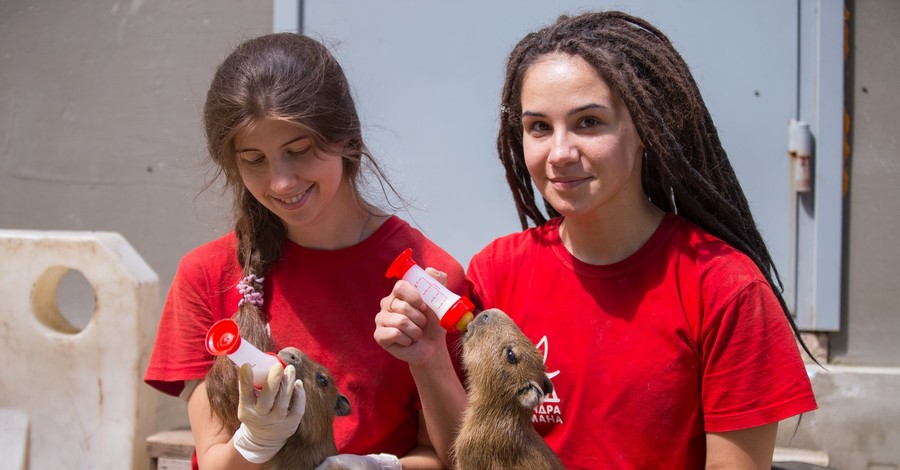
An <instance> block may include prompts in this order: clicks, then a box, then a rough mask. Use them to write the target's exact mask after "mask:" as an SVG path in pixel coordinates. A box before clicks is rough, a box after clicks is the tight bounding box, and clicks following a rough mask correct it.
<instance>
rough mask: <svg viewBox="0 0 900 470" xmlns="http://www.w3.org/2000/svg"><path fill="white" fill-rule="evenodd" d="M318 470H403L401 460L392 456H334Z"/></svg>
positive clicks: (326, 460) (317, 468) (317, 469)
mask: <svg viewBox="0 0 900 470" xmlns="http://www.w3.org/2000/svg"><path fill="white" fill-rule="evenodd" d="M316 470H401V467H400V459H398V458H397V457H396V456H394V455H391V454H369V455H353V454H339V455H332V456H331V457H328V458H327V459H325V460H324V461H323V462H322V463H321V464H320V465H319V466H318V467H316Z"/></svg>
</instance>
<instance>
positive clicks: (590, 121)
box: [578, 116, 600, 129]
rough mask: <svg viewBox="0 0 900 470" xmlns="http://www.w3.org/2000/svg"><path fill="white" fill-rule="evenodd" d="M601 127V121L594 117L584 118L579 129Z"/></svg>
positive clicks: (579, 123) (579, 124)
mask: <svg viewBox="0 0 900 470" xmlns="http://www.w3.org/2000/svg"><path fill="white" fill-rule="evenodd" d="M599 125H600V120H599V119H597V118H595V117H592V116H587V117H584V118H582V119H581V120H580V121H578V127H581V128H584V129H590V128H593V127H597V126H599Z"/></svg>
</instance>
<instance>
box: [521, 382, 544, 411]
mask: <svg viewBox="0 0 900 470" xmlns="http://www.w3.org/2000/svg"><path fill="white" fill-rule="evenodd" d="M543 398H544V392H543V391H542V390H541V388H540V387H538V384H536V383H534V382H529V383H528V386H527V387H525V388H524V389H522V390H521V391H519V403H521V404H522V406H523V407H525V408H527V409H529V410H533V409H534V408H535V407H536V406H538V405H540V404H541V400H542V399H543Z"/></svg>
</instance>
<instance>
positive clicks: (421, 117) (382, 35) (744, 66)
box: [275, 0, 843, 329]
mask: <svg viewBox="0 0 900 470" xmlns="http://www.w3.org/2000/svg"><path fill="white" fill-rule="evenodd" d="M275 5H276V20H275V28H276V29H293V28H295V29H299V30H302V31H303V32H304V33H305V34H308V35H311V36H313V37H316V38H318V39H321V40H323V41H324V42H325V43H326V44H328V45H329V46H330V47H331V49H332V50H333V51H334V52H335V53H336V55H337V56H338V58H339V60H340V61H341V63H342V64H343V65H344V67H345V71H346V72H347V74H348V76H349V78H350V81H351V84H352V86H353V87H354V92H355V96H356V99H357V104H358V107H359V109H360V112H361V117H362V120H363V124H364V126H365V128H364V135H365V138H366V140H367V142H368V144H369V145H370V147H371V148H372V150H373V151H374V153H375V154H376V158H379V159H380V161H382V162H384V163H385V165H386V166H387V167H388V169H389V172H390V175H391V176H392V181H393V182H394V183H396V185H397V187H398V188H399V189H400V191H401V193H402V195H403V196H404V197H406V198H407V199H408V200H409V201H410V202H411V203H412V204H413V208H412V209H410V210H409V211H408V212H407V213H404V214H401V215H402V216H404V217H405V218H407V219H408V220H410V222H412V223H413V224H414V225H417V226H419V227H420V228H421V229H422V230H423V232H425V234H426V235H428V236H429V237H431V238H432V239H433V240H434V241H435V242H437V243H438V244H440V245H441V246H443V247H444V248H445V249H447V250H448V251H449V252H450V253H451V254H453V255H454V256H455V257H456V258H457V259H458V260H459V261H460V262H462V263H463V265H464V266H465V264H466V263H467V262H468V260H469V259H470V258H471V256H472V255H473V254H474V253H476V252H477V251H478V250H479V249H480V248H481V247H483V246H484V245H485V244H487V243H488V242H489V241H490V240H492V239H493V238H495V237H497V236H500V235H503V234H506V233H509V232H513V231H516V230H518V229H519V226H518V220H517V217H516V214H515V208H514V205H513V202H512V199H511V197H510V196H509V191H508V189H507V187H506V183H505V179H504V177H503V171H502V167H501V165H500V163H499V161H498V159H497V157H496V149H495V139H496V131H497V118H498V114H499V113H498V109H497V108H498V103H499V94H500V89H501V87H502V83H503V73H504V70H503V67H504V62H505V59H506V56H507V54H508V53H509V51H510V50H511V48H512V47H513V45H514V44H515V43H516V42H517V41H518V40H519V39H520V38H521V37H522V36H523V35H524V34H525V33H526V32H528V31H530V30H533V29H535V28H538V27H540V26H544V25H546V24H549V23H550V22H552V21H553V20H554V19H555V18H556V17H557V16H558V15H560V14H575V13H579V12H581V11H585V10H588V9H620V10H623V11H626V12H629V13H633V14H636V15H638V16H642V17H644V18H646V19H648V20H649V21H650V22H651V23H653V24H655V25H656V26H658V27H659V28H660V29H662V30H663V31H664V32H665V33H666V34H667V35H668V36H669V37H670V39H671V40H672V42H673V43H674V44H675V46H676V48H678V50H679V51H680V52H681V53H682V55H683V56H684V58H685V60H686V61H687V63H688V64H689V65H690V67H691V70H692V72H693V74H694V77H695V79H696V80H697V82H698V84H699V86H700V89H701V92H702V93H703V96H704V99H705V101H706V103H707V106H708V107H709V109H710V111H711V113H712V116H713V119H714V120H715V122H716V124H717V127H718V130H719V133H720V135H721V138H722V141H723V144H724V146H725V148H726V150H727V151H728V153H729V156H730V158H731V160H732V162H733V164H734V166H735V169H736V171H737V173H738V177H739V179H740V181H741V184H742V186H743V188H744V190H745V192H746V194H747V197H748V199H749V200H750V204H751V207H752V210H753V213H754V215H755V217H756V219H757V222H758V223H759V226H760V228H761V230H762V232H763V236H764V237H765V239H766V241H767V243H768V246H769V249H770V251H771V253H772V256H773V258H774V260H775V262H776V265H777V268H778V270H779V273H780V274H781V278H782V280H783V281H784V287H785V292H784V293H785V297H786V299H787V300H788V303H789V305H792V306H793V307H794V309H795V311H797V312H800V313H801V315H799V316H798V322H799V323H800V324H801V326H802V327H803V328H806V329H837V326H838V324H839V306H840V302H839V300H840V246H841V239H840V233H841V230H840V215H841V206H840V203H841V198H840V190H839V189H838V190H837V191H838V197H837V198H835V197H834V193H835V187H834V181H833V177H834V173H835V171H836V172H837V174H838V175H840V174H841V168H840V167H838V168H835V167H834V165H833V160H834V152H835V151H836V152H837V158H838V161H840V137H841V133H840V127H839V128H838V129H837V139H838V141H839V145H838V148H837V149H835V148H833V144H834V141H833V140H834V138H835V136H833V135H831V134H829V136H827V137H825V138H824V139H823V138H822V137H818V139H817V140H816V148H817V155H818V156H817V158H816V159H815V160H814V162H815V165H814V171H816V172H817V173H816V174H815V177H814V191H815V194H816V196H815V199H816V200H817V201H819V203H818V204H815V205H814V206H813V205H810V204H807V205H805V206H804V204H803V203H802V200H801V203H800V204H797V201H798V200H799V199H798V197H797V196H796V195H795V193H794V192H793V191H792V188H791V184H790V181H791V169H790V159H789V158H788V151H787V142H788V124H789V122H790V121H791V120H796V119H803V120H807V121H810V123H811V124H812V126H811V127H812V129H813V134H817V133H818V132H820V127H822V126H823V125H824V126H826V127H827V128H828V132H834V129H833V124H834V122H835V119H837V120H838V122H840V119H842V115H841V101H840V98H839V97H835V96H833V93H834V91H835V90H836V89H838V90H839V89H840V88H839V87H836V86H835V84H838V85H840V86H842V83H843V82H842V77H841V71H842V63H841V62H840V59H838V60H837V64H835V60H834V53H835V51H834V50H833V49H831V48H833V47H834V45H835V44H834V35H835V34H838V35H839V36H840V34H842V25H843V22H842V19H841V18H840V17H842V15H843V6H842V4H841V3H840V2H836V1H832V0H821V1H819V0H795V1H784V0H754V1H720V0H702V1H697V0H692V1H686V0H682V1H667V0H629V1H619V2H605V1H600V2H583V1H582V2H578V1H556V2H546V1H535V0H492V1H472V0H460V1H446V2H435V1H420V0H393V1H380V2H372V1H366V0H304V1H301V2H297V1H285V0H275ZM280 12H284V13H280ZM836 14H837V15H838V18H835V15H836ZM823 38H824V39H823ZM823 64H824V65H823ZM834 67H838V68H837V69H835V68H834ZM835 72H836V73H835ZM823 75H828V76H826V77H823ZM834 75H837V78H836V77H834ZM801 90H802V91H801ZM823 100H824V101H823ZM835 101H836V102H837V109H835ZM835 113H837V115H835ZM823 115H824V118H823V117H822V116H823ZM823 123H824V124H823ZM828 126H831V127H828ZM825 140H827V142H825ZM823 145H824V147H823ZM823 152H827V153H828V154H829V155H830V156H829V157H828V159H827V160H826V159H824V158H823ZM819 172H822V174H819ZM823 178H824V179H825V181H822V179H823ZM819 193H822V195H820V194H819ZM809 198H810V200H812V196H809ZM804 208H805V209H804ZM816 211H818V212H816ZM798 224H799V225H800V229H799V231H798V230H797V226H798ZM823 224H824V225H823ZM798 273H799V275H798ZM798 278H799V281H798ZM798 288H799V289H800V291H799V292H798V291H797V289H798ZM798 300H799V302H800V305H797V302H798ZM810 313H811V315H810Z"/></svg>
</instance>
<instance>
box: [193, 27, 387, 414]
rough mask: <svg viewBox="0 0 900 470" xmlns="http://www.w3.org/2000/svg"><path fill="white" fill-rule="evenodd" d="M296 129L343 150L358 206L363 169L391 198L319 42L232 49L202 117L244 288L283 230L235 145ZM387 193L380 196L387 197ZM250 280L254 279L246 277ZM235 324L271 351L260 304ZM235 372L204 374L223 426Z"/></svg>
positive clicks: (246, 308) (275, 250)
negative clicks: (252, 134) (253, 134)
mask: <svg viewBox="0 0 900 470" xmlns="http://www.w3.org/2000/svg"><path fill="white" fill-rule="evenodd" d="M267 118H269V119H277V120H282V121H285V122H289V123H291V124H294V125H296V126H298V127H300V128H302V129H303V130H305V131H306V132H308V133H309V136H310V138H311V140H312V142H313V145H314V146H315V147H316V148H320V149H321V148H324V147H326V146H333V145H335V144H337V143H344V144H343V148H342V150H341V155H342V157H343V165H344V175H345V177H346V178H348V179H349V181H350V184H351V187H352V188H353V191H354V195H355V197H356V198H357V199H358V200H359V202H360V206H361V207H363V208H365V209H366V210H367V211H369V212H370V213H372V212H373V210H374V209H373V206H372V205H371V204H369V203H368V202H367V201H366V200H365V199H364V197H363V196H362V192H361V191H362V189H361V187H362V186H363V185H362V179H363V176H362V173H361V168H362V167H363V166H364V165H365V168H366V169H368V170H370V171H372V172H374V174H375V176H376V178H377V179H378V181H379V182H380V183H381V185H382V189H383V190H385V186H387V187H388V188H390V190H392V191H393V192H394V194H396V191H395V190H394V188H393V186H391V184H390V182H388V181H387V178H386V176H385V174H384V172H383V171H382V170H381V168H380V167H379V165H378V164H377V162H376V161H375V160H374V159H373V158H372V156H371V154H370V152H369V150H368V149H367V148H366V146H365V144H364V143H363V140H362V131H361V126H360V120H359V116H358V114H357V111H356V106H355V104H354V101H353V97H352V94H351V90H350V85H349V82H348V80H347V78H346V76H345V75H344V72H343V69H342V68H341V66H340V64H339V63H338V62H337V60H336V59H335V58H334V57H333V56H332V54H331V53H330V52H329V51H328V49H327V48H326V47H325V46H324V45H323V44H322V43H320V42H318V41H316V40H314V39H312V38H309V37H307V36H303V35H300V34H294V33H278V34H268V35H264V36H259V37H256V38H253V39H250V40H248V41H246V42H244V43H242V44H240V45H238V46H237V47H236V48H235V49H234V51H232V52H231V54H229V55H228V56H227V57H226V58H225V60H224V61H223V62H222V63H221V64H220V65H219V67H218V69H217V70H216V73H215V75H214V76H213V79H212V82H211V84H210V87H209V91H208V92H207V95H206V102H205V105H204V110H203V121H204V127H205V132H206V138H207V148H208V152H209V156H210V159H211V161H212V162H213V163H214V165H215V168H216V172H215V175H214V178H213V179H216V178H218V177H220V176H223V175H224V178H225V183H226V186H227V187H228V188H230V189H231V190H232V191H233V201H234V210H233V211H234V219H235V222H234V230H235V233H236V235H237V241H238V246H237V250H236V256H237V259H238V263H239V265H240V266H241V267H242V271H243V273H242V274H241V276H240V277H241V278H244V279H245V282H247V281H248V280H249V282H248V283H249V285H250V287H251V288H252V289H253V290H255V291H256V292H259V293H262V292H263V290H264V285H263V284H264V281H261V280H260V278H263V279H264V278H265V274H266V272H267V271H268V269H269V268H270V267H271V266H272V264H273V263H275V262H276V261H277V260H278V259H279V258H280V257H281V253H282V249H283V246H284V242H285V237H286V234H287V231H286V229H285V226H284V223H283V222H282V221H281V219H279V218H278V217H277V216H276V215H275V214H273V213H272V212H271V211H269V210H268V209H267V208H266V207H265V206H263V205H262V204H261V203H260V202H259V201H257V200H256V198H255V197H253V195H252V194H251V193H250V191H248V190H247V188H246V187H245V186H244V184H243V181H242V179H241V175H240V170H239V168H238V163H237V155H236V149H235V139H236V138H237V137H238V136H240V135H241V133H243V132H246V131H247V130H249V129H252V128H253V126H255V125H256V124H258V123H259V122H261V121H263V120H265V119H267ZM385 191H386V190H385ZM250 275H253V276H255V278H254V277H248V276H250ZM236 308H237V312H236V313H235V314H234V317H233V318H234V320H235V321H236V322H237V323H238V325H239V327H240V333H241V337H242V338H243V339H245V340H247V341H250V342H251V343H252V344H254V345H255V346H256V347H258V348H259V349H260V350H262V351H269V352H274V351H275V350H276V345H275V343H274V341H273V340H272V337H271V335H270V334H269V331H268V321H269V317H268V313H267V311H266V310H265V307H264V304H263V305H258V304H256V303H253V302H242V303H241V304H240V305H239V306H236ZM236 384H237V371H236V368H235V367H234V366H233V365H232V364H230V363H229V361H228V359H227V358H224V357H221V358H219V359H218V360H217V361H216V362H215V364H214V366H213V368H212V369H211V371H210V373H209V374H208V375H207V393H208V395H209V397H210V403H211V405H212V407H213V412H214V413H215V414H216V416H218V417H219V418H220V419H221V420H222V422H223V423H224V425H225V426H226V427H229V428H236V427H237V426H238V425H239V421H238V420H237V415H236V410H237V407H238V402H237V400H238V396H237V394H236V393H235V392H236V390H237V387H236Z"/></svg>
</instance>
